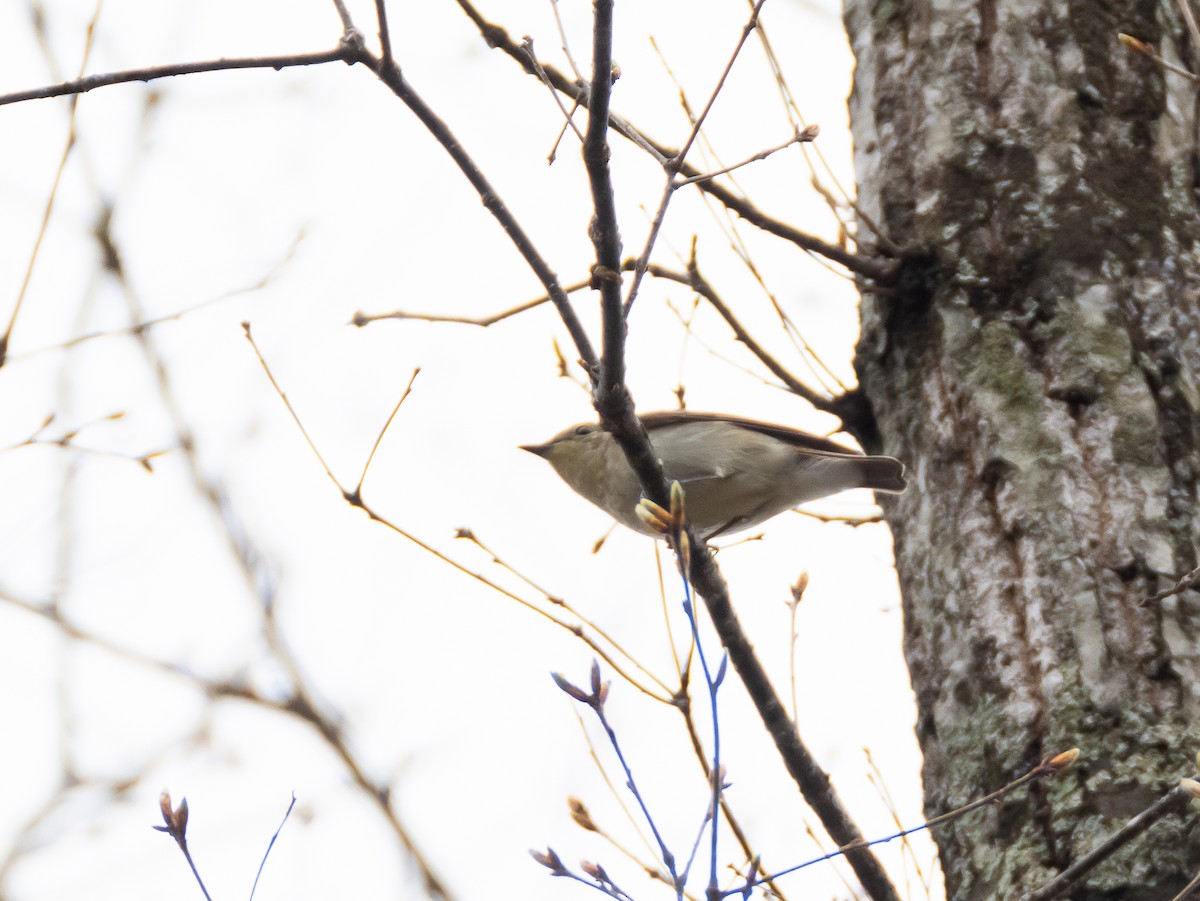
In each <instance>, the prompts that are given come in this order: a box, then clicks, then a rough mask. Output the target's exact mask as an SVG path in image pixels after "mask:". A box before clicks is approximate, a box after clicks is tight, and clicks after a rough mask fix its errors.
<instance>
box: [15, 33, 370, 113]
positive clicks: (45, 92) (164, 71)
mask: <svg viewBox="0 0 1200 901" xmlns="http://www.w3.org/2000/svg"><path fill="white" fill-rule="evenodd" d="M356 61H357V59H356V54H355V52H354V51H353V50H351V49H350V48H349V46H348V45H346V44H344V43H343V44H339V45H338V46H337V47H336V48H334V49H333V50H325V51H322V52H320V53H292V54H286V55H283V56H253V57H242V58H235V59H210V60H204V61H201V62H193V63H172V64H170V65H166V66H146V67H145V68H142V69H126V70H124V71H122V72H106V73H104V74H101V75H87V76H84V77H83V78H76V79H75V80H73V81H64V82H62V83H61V84H53V85H47V86H46V87H41V88H30V89H29V90H25V91H14V92H12V93H10V94H0V106H5V105H7V104H10V103H24V102H25V101H27V100H43V99H45V98H47V97H66V96H69V95H71V94H86V93H87V92H88V91H94V90H96V89H97V88H105V87H108V86H109V85H114V84H129V83H131V82H135V81H154V80H155V79H158V78H172V77H174V76H177V75H195V74H196V73H197V72H227V71H230V70H234V69H275V70H276V71H278V70H279V69H293V68H297V67H299V66H319V65H323V64H325V63H337V62H342V63H347V64H350V65H352V64H353V63H355V62H356Z"/></svg>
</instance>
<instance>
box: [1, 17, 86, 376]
mask: <svg viewBox="0 0 1200 901" xmlns="http://www.w3.org/2000/svg"><path fill="white" fill-rule="evenodd" d="M99 16H100V2H97V4H96V8H95V11H94V13H93V14H92V18H91V20H90V21H89V22H88V27H87V39H86V40H85V41H84V45H83V56H82V58H81V59H80V61H79V72H80V74H81V75H82V74H83V71H84V70H85V69H87V64H88V59H90V58H91V54H92V44H93V42H94V40H95V37H96V21H97V19H98V18H99ZM39 21H40V20H39ZM78 111H79V97H78V96H74V97H72V98H71V109H70V112H69V113H68V115H67V136H66V139H65V140H64V141H63V149H62V153H61V154H59V158H58V166H57V167H56V168H55V170H54V181H53V182H52V183H51V185H50V193H49V194H48V195H47V197H46V205H45V207H43V209H42V219H41V222H39V223H38V230H37V235H36V236H35V237H34V240H33V249H32V250H30V251H29V260H28V262H27V263H26V264H25V276H24V278H22V279H21V287H20V288H19V289H18V291H17V299H16V302H15V303H14V304H13V309H12V314H11V315H10V316H9V318H8V325H7V326H6V327H5V329H4V334H3V335H0V366H3V365H4V363H5V360H6V358H7V357H8V345H9V342H10V341H11V340H12V333H13V329H14V328H16V325H17V316H18V315H19V314H20V312H21V306H22V304H23V303H24V302H25V297H26V296H27V295H28V293H29V284H30V282H31V281H32V280H33V270H34V267H35V266H36V265H37V261H38V257H39V254H40V252H41V249H42V241H43V240H44V239H45V237H46V230H47V229H48V228H49V227H50V215H51V214H52V213H53V212H54V203H55V201H56V200H57V199H58V188H59V185H61V184H62V177H63V173H64V172H65V171H66V169H67V160H68V158H69V157H70V156H71V150H72V148H73V147H74V146H75V122H76V115H77V113H78Z"/></svg>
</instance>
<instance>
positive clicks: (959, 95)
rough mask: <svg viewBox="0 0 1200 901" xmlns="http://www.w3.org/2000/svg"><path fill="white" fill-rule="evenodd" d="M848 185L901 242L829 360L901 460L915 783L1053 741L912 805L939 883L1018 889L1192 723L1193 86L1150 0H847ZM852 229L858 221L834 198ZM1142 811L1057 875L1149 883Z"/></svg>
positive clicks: (1173, 847) (1168, 857)
mask: <svg viewBox="0 0 1200 901" xmlns="http://www.w3.org/2000/svg"><path fill="white" fill-rule="evenodd" d="M846 24H847V29H848V31H849V34H850V39H851V43H852V46H853V48H854V51H855V54H856V56H857V59H858V69H857V73H856V77H855V86H854V92H853V95H852V97H851V117H852V125H853V130H854V136H855V142H856V166H857V172H858V182H859V203H860V204H861V208H862V210H863V211H864V212H865V213H866V214H867V215H869V216H870V217H871V218H872V219H873V220H874V221H875V222H876V223H878V224H879V226H880V229H881V231H882V232H883V234H885V235H886V236H887V237H888V238H889V239H890V240H891V241H893V242H895V243H896V244H898V245H900V246H902V247H904V248H905V250H904V252H903V253H902V255H901V266H900V278H899V282H898V284H897V286H896V287H894V288H893V289H890V290H888V291H886V292H885V291H873V290H871V289H870V286H864V287H865V288H866V289H867V290H865V291H864V299H863V304H862V317H863V332H862V338H861V341H860V344H859V347H858V360H857V367H858V373H859V379H860V382H861V386H862V392H863V394H864V395H865V397H866V399H867V401H868V403H869V405H870V407H871V409H872V410H873V411H874V414H875V420H876V425H877V434H878V436H879V437H878V440H879V442H880V444H881V445H882V447H881V448H875V447H871V448H868V449H869V450H878V449H882V450H883V451H885V452H886V453H889V454H893V455H895V456H897V457H899V458H901V459H902V460H904V461H906V462H907V463H908V465H909V468H910V475H911V482H912V484H911V487H910V489H909V491H908V492H907V493H906V494H905V495H903V496H902V497H900V498H899V500H898V502H896V503H895V504H893V505H890V506H889V507H888V510H887V513H888V518H889V521H890V523H891V525H892V529H893V532H894V534H895V544H896V565H897V569H898V572H899V577H900V584H901V589H902V592H903V596H904V611H905V653H906V656H907V658H908V663H909V667H910V671H911V674H912V681H913V687H914V689H915V691H916V695H917V703H918V706H919V717H918V725H917V732H918V737H919V739H920V742H921V747H922V749H923V751H924V755H925V765H924V779H925V794H926V810H927V813H928V814H929V815H930V816H933V815H936V814H940V813H943V812H945V811H947V810H950V809H952V808H954V807H956V806H958V805H961V804H964V803H966V802H968V801H970V800H971V799H972V798H975V797H978V796H979V795H981V794H983V793H986V792H987V791H990V790H992V789H995V788H997V787H998V786H1000V785H1002V784H1004V783H1005V782H1007V781H1008V780H1010V779H1012V778H1014V777H1016V776H1018V775H1019V774H1021V773H1022V772H1023V771H1025V770H1026V769H1028V768H1029V767H1030V766H1032V765H1033V764H1035V763H1036V762H1037V761H1038V760H1039V759H1040V758H1041V757H1042V756H1043V755H1045V754H1048V753H1055V752H1059V751H1063V750H1066V749H1068V748H1070V747H1073V746H1078V747H1080V748H1081V749H1082V752H1083V755H1082V757H1081V759H1080V763H1079V764H1078V765H1077V766H1076V768H1074V769H1073V770H1072V771H1069V772H1068V773H1066V774H1064V775H1063V776H1060V777H1058V778H1057V779H1055V780H1052V781H1049V782H1045V783H1042V784H1041V785H1040V786H1038V787H1037V788H1035V790H1034V791H1032V792H1030V793H1023V792H1022V793H1017V795H1016V796H1014V797H1012V798H1011V799H1008V800H1005V801H1004V802H1002V803H1001V804H999V805H997V806H995V807H992V808H987V809H985V810H983V811H979V812H976V813H974V814H971V815H970V816H968V817H966V818H963V819H961V820H958V821H955V822H953V823H951V824H949V825H946V826H943V827H940V828H938V829H936V830H935V834H934V837H935V839H936V840H937V842H938V846H939V848H940V851H941V857H942V866H943V869H944V871H945V874H946V888H947V896H948V897H949V898H951V899H968V898H969V899H993V898H1017V897H1019V896H1020V894H1021V893H1022V892H1024V891H1027V890H1030V889H1033V888H1036V887H1037V886H1039V885H1042V884H1044V883H1046V882H1048V881H1049V880H1050V879H1051V878H1052V877H1053V876H1054V875H1055V874H1056V873H1057V872H1059V871H1061V870H1062V869H1063V868H1065V867H1066V866H1068V865H1069V864H1070V863H1071V862H1072V861H1073V860H1075V859H1077V858H1078V857H1080V856H1081V855H1082V854H1083V853H1084V852H1086V851H1087V850H1088V848H1090V847H1092V846H1093V845H1094V844H1096V843H1098V842H1099V841H1100V840H1101V839H1102V838H1103V837H1104V836H1106V835H1107V834H1109V833H1110V832H1112V831H1113V830H1115V829H1116V828H1118V827H1119V826H1120V825H1121V824H1122V823H1124V822H1125V821H1126V820H1127V819H1128V818H1129V817H1131V816H1132V815H1134V814H1136V813H1137V812H1138V811H1140V810H1142V809H1143V808H1145V807H1147V806H1148V805H1150V804H1151V803H1152V802H1153V801H1155V800H1156V799H1157V798H1158V797H1160V796H1161V795H1162V793H1163V792H1165V791H1166V790H1167V789H1169V788H1170V787H1171V786H1172V785H1173V784H1174V783H1175V781H1176V780H1177V779H1178V778H1179V776H1181V775H1186V774H1190V773H1191V772H1192V767H1193V762H1192V761H1193V756H1194V754H1195V752H1196V751H1197V749H1198V747H1200V730H1197V723H1198V718H1197V709H1198V701H1200V679H1198V676H1200V650H1198V646H1197V633H1198V632H1200V594H1198V593H1197V592H1195V591H1188V592H1185V593H1183V594H1182V595H1179V596H1174V597H1171V598H1168V599H1166V600H1164V601H1162V602H1160V603H1158V604H1154V605H1150V606H1143V605H1141V604H1140V601H1141V599H1142V598H1144V597H1146V596H1147V595H1150V594H1152V593H1154V592H1155V591H1157V590H1159V589H1160V588H1163V587H1166V586H1167V585H1169V584H1170V583H1171V582H1172V581H1173V580H1174V579H1175V578H1176V577H1178V576H1180V575H1182V574H1183V573H1185V572H1187V571H1188V570H1190V569H1192V568H1193V567H1195V565H1196V562H1197V551H1196V539H1197V535H1198V533H1200V520H1198V517H1197V479H1198V475H1200V445H1198V430H1197V414H1198V411H1200V385H1198V379H1200V375H1198V374H1200V247H1198V245H1197V238H1198V237H1200V225H1198V223H1200V219H1198V209H1197V207H1198V200H1200V197H1198V194H1197V178H1198V171H1200V169H1198V166H1200V164H1198V162H1197V160H1198V156H1197V146H1196V144H1197V141H1196V136H1197V100H1196V97H1197V89H1196V86H1195V85H1194V84H1193V83H1191V82H1188V81H1186V80H1184V79H1183V78H1180V77H1178V76H1176V75H1172V74H1169V73H1166V72H1165V71H1164V70H1162V69H1161V68H1160V67H1159V66H1157V65H1156V64H1155V63H1154V62H1152V61H1151V60H1148V59H1146V58H1145V57H1143V56H1138V55H1136V54H1134V53H1131V52H1129V51H1127V50H1126V49H1125V48H1124V47H1123V46H1122V45H1121V44H1120V43H1119V42H1118V39H1117V34H1118V33H1119V32H1125V33H1128V34H1131V35H1133V36H1135V37H1137V38H1140V39H1141V40H1143V41H1146V42H1148V43H1150V44H1151V45H1153V46H1155V47H1156V48H1157V49H1158V50H1159V52H1160V53H1161V54H1162V55H1164V56H1165V57H1167V58H1169V59H1172V60H1175V61H1178V62H1180V63H1181V64H1182V65H1185V66H1187V67H1188V68H1192V69H1195V68H1196V65H1195V63H1196V61H1197V56H1196V52H1195V48H1194V47H1193V46H1192V45H1191V43H1190V41H1189V40H1188V38H1187V32H1186V30H1185V29H1184V28H1183V26H1182V25H1181V23H1180V22H1179V21H1178V15H1177V7H1176V6H1174V5H1173V4H1170V3H1163V2H1159V0H1108V2H1106V0H1093V2H1084V0H973V2H962V0H939V2H937V3H934V2H931V0H846ZM859 240H860V242H862V243H863V244H864V245H866V246H868V247H869V245H870V233H869V232H868V230H867V229H866V228H865V227H863V225H861V224H860V227H859ZM1192 825H1194V816H1189V818H1188V819H1186V820H1185V819H1181V818H1180V817H1178V816H1173V817H1168V818H1166V819H1165V820H1163V821H1162V822H1160V823H1159V824H1158V825H1156V826H1155V827H1153V828H1152V829H1151V830H1150V831H1149V832H1148V833H1147V834H1146V835H1145V836H1143V838H1142V839H1141V840H1140V843H1139V844H1138V845H1137V846H1136V847H1135V848H1132V849H1126V850H1125V851H1124V852H1122V853H1119V854H1117V855H1116V856H1114V857H1113V858H1110V859H1109V860H1108V861H1107V862H1106V863H1105V864H1103V865H1102V866H1101V867H1100V868H1098V869H1096V870H1094V871H1093V872H1092V873H1091V875H1090V876H1089V878H1088V879H1087V881H1086V882H1085V883H1084V884H1083V886H1082V887H1081V888H1080V889H1077V890H1076V891H1075V893H1073V894H1072V895H1071V896H1070V897H1072V898H1073V899H1077V901H1079V899H1159V898H1162V899H1169V898H1171V897H1172V895H1173V894H1174V892H1175V891H1177V890H1178V889H1179V888H1181V887H1182V886H1183V885H1184V884H1185V883H1186V882H1187V881H1188V879H1189V878H1190V877H1191V876H1192V875H1193V874H1194V872H1195V869H1196V867H1197V864H1198V860H1197V854H1196V852H1195V849H1194V848H1189V841H1188V830H1189V827H1191V826H1192Z"/></svg>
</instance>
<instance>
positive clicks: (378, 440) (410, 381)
mask: <svg viewBox="0 0 1200 901" xmlns="http://www.w3.org/2000/svg"><path fill="white" fill-rule="evenodd" d="M420 374H421V367H420V366H418V367H417V368H416V369H414V370H413V374H412V375H411V376H410V377H409V379H408V384H407V385H405V386H404V390H403V391H402V392H401V393H400V399H399V400H398V401H396V406H395V407H393V408H392V413H391V415H390V416H388V418H387V422H385V423H384V424H383V428H382V429H380V430H379V436H378V437H377V438H376V439H375V443H374V444H373V445H371V452H370V453H369V454H367V462H366V463H364V464H363V471H362V475H361V476H359V478H358V484H357V485H355V486H354V494H355V495H356V496H359V497H361V496H362V486H363V482H365V481H366V480H367V471H368V470H369V469H370V468H371V461H372V460H374V459H375V452H376V451H377V450H379V445H381V444H382V443H383V436H384V435H386V434H387V430H388V429H389V428H391V425H392V420H393V419H395V418H396V414H397V413H399V412H400V407H401V406H403V404H404V402H405V401H406V400H408V396H409V395H410V394H411V393H412V387H413V382H415V381H416V380H417V376H418V375H420Z"/></svg>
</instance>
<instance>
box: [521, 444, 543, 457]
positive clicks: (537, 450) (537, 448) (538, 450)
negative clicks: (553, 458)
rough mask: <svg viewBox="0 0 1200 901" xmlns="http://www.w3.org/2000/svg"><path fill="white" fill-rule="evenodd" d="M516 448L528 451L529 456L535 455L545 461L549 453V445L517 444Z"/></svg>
mask: <svg viewBox="0 0 1200 901" xmlns="http://www.w3.org/2000/svg"><path fill="white" fill-rule="evenodd" d="M517 447H519V448H520V449H521V450H523V451H529V452H530V453H531V454H536V455H537V456H539V457H541V458H542V459H545V458H546V456H547V455H549V453H550V445H549V444H518V445H517Z"/></svg>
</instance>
